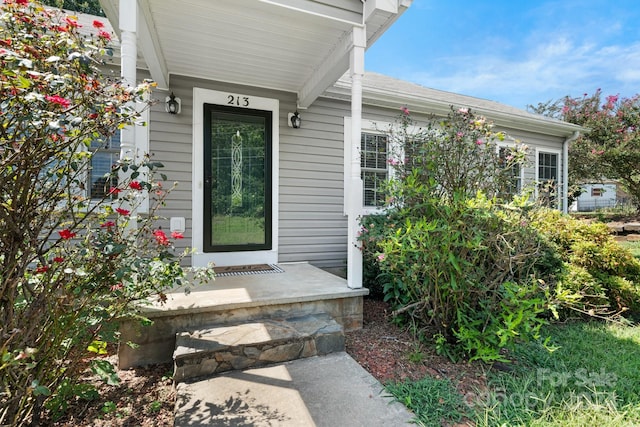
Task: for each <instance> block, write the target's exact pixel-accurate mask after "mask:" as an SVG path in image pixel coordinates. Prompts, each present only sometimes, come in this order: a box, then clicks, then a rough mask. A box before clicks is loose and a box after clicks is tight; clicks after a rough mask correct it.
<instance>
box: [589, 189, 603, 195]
mask: <svg viewBox="0 0 640 427" xmlns="http://www.w3.org/2000/svg"><path fill="white" fill-rule="evenodd" d="M603 194H604V188H592V189H591V197H602V195H603Z"/></svg>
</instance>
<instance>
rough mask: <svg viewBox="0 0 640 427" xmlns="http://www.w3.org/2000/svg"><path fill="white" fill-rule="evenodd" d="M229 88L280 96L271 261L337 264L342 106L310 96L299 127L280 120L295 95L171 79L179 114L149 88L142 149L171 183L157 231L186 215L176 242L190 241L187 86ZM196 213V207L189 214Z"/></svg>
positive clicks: (341, 231) (343, 230) (343, 227)
mask: <svg viewBox="0 0 640 427" xmlns="http://www.w3.org/2000/svg"><path fill="white" fill-rule="evenodd" d="M194 87H199V88H204V89H211V90H219V91H229V92H230V93H242V94H247V95H253V96H261V97H266V98H275V99H278V100H279V101H280V114H279V116H280V117H279V123H280V129H279V130H280V144H279V146H280V151H279V155H280V168H279V169H280V183H279V184H280V185H279V195H278V196H279V222H278V226H279V239H278V246H279V248H278V251H279V262H299V261H308V262H310V263H312V264H314V265H316V266H320V267H338V266H340V267H343V266H345V264H346V253H347V238H346V236H347V221H346V217H345V216H344V215H343V204H344V201H343V188H342V187H343V182H344V177H343V141H344V132H343V121H344V115H346V111H347V110H348V109H349V106H348V105H347V104H345V103H342V104H343V105H341V106H339V107H337V108H336V106H335V105H332V102H329V103H327V102H322V101H318V102H316V104H314V105H313V106H312V107H311V108H309V109H307V110H304V111H301V116H302V120H303V124H302V128H300V129H293V128H290V127H288V126H287V113H289V112H293V111H295V100H296V96H295V94H290V93H284V92H278V91H272V90H268V89H259V88H251V87H242V86H236V85H229V84H222V83H217V82H210V81H204V80H198V79H194V78H186V77H181V76H172V77H171V90H172V91H173V92H174V93H175V95H176V96H177V97H179V98H181V101H182V111H181V114H179V115H171V114H167V113H166V112H165V111H164V98H165V97H166V96H167V93H166V92H162V91H157V92H156V93H155V94H154V97H155V98H156V99H157V100H158V101H159V102H158V103H157V104H156V105H155V106H154V107H153V108H152V112H151V119H150V143H149V144H150V152H151V153H152V158H153V159H154V160H157V161H160V162H162V163H163V164H164V165H165V168H164V170H163V171H162V172H163V173H165V174H166V175H167V177H168V181H167V183H168V185H169V184H170V183H172V182H173V181H177V182H178V185H177V187H176V188H175V190H174V191H173V192H172V193H171V195H170V196H169V198H168V199H167V203H166V206H165V207H163V208H162V209H161V211H160V214H161V215H162V216H163V217H165V218H166V220H164V221H161V225H162V226H163V229H165V228H166V229H168V228H169V221H168V218H170V217H172V216H182V217H185V219H186V231H185V233H184V235H185V239H184V240H183V241H180V242H179V243H180V248H179V249H182V248H183V247H189V246H191V238H192V234H191V229H192V212H191V209H192V205H191V203H192V190H191V185H192V164H191V161H192V155H193V151H192V138H193V134H192V128H191V122H192V115H193V99H192V97H193V88H194ZM195 214H200V213H195Z"/></svg>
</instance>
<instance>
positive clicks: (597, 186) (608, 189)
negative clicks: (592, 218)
mask: <svg viewBox="0 0 640 427" xmlns="http://www.w3.org/2000/svg"><path fill="white" fill-rule="evenodd" d="M581 189H582V193H580V195H579V196H578V198H577V199H576V201H575V203H574V206H573V207H574V208H575V209H574V210H576V211H578V212H589V211H596V210H598V209H603V208H612V207H617V206H621V205H625V204H627V203H628V200H629V196H628V195H627V194H626V193H625V191H624V189H623V188H622V186H621V185H620V184H619V183H618V182H616V181H612V180H605V181H603V182H600V183H596V182H592V183H585V184H582V186H581Z"/></svg>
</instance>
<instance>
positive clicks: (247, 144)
mask: <svg viewBox="0 0 640 427" xmlns="http://www.w3.org/2000/svg"><path fill="white" fill-rule="evenodd" d="M272 114H273V113H272V112H271V111H265V110H256V109H250V108H239V107H232V106H228V105H216V104H204V129H203V136H204V141H203V142H204V147H203V148H204V165H203V166H204V201H203V202H204V203H203V207H204V212H203V220H204V223H203V226H204V229H203V232H204V241H203V249H204V252H242V251H261V250H271V249H272V233H271V224H272V218H271V212H272V191H271V189H272V186H271V172H272V171H271V164H272V160H271V155H272V143H271V135H272V129H271V128H272Z"/></svg>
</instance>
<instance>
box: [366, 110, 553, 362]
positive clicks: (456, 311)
mask: <svg viewBox="0 0 640 427" xmlns="http://www.w3.org/2000/svg"><path fill="white" fill-rule="evenodd" d="M390 138H391V139H395V140H396V141H398V145H399V146H401V149H400V155H399V156H397V157H396V158H395V161H393V162H390V164H391V165H392V167H393V170H394V172H395V173H394V174H393V176H394V177H395V178H394V179H393V180H392V181H391V183H390V185H389V188H388V199H387V202H388V205H387V207H386V211H385V213H384V214H381V215H380V216H378V217H377V218H371V217H365V218H363V219H362V233H361V240H362V242H363V248H364V251H365V254H364V255H365V259H367V260H369V261H370V262H371V261H374V262H375V263H376V265H377V266H378V268H379V269H380V274H379V275H378V278H384V279H386V281H387V282H386V284H385V285H384V288H383V292H384V294H385V299H386V300H388V301H390V302H391V304H392V306H393V308H394V310H395V313H396V315H401V316H403V317H404V318H405V319H406V320H408V321H409V322H410V324H411V325H412V326H413V329H414V331H415V332H416V333H417V334H418V335H419V336H421V335H424V332H425V331H427V330H428V331H432V332H433V331H435V336H434V337H433V338H434V339H435V341H436V343H437V345H438V346H439V348H440V349H441V350H442V351H443V352H444V353H446V354H448V355H455V354H457V355H460V354H464V355H465V356H467V357H470V358H471V359H482V360H485V361H492V360H502V359H504V355H503V353H501V349H503V348H505V347H509V346H511V345H512V344H513V343H514V342H515V340H516V339H520V338H522V339H524V338H528V337H529V338H530V337H537V335H538V331H539V328H540V326H541V325H542V324H543V323H544V319H543V317H542V316H541V314H542V313H543V312H544V311H545V310H546V308H547V298H546V294H547V293H548V289H546V285H545V284H544V282H539V281H538V280H536V276H537V275H539V274H540V273H541V270H542V267H543V266H549V265H551V266H552V267H551V269H552V270H553V269H554V268H555V269H557V268H558V267H559V262H557V261H556V260H554V255H553V253H552V252H550V250H549V248H548V246H547V245H545V242H544V241H542V240H541V239H540V238H539V236H538V235H537V233H536V232H535V231H534V230H533V229H532V228H531V227H530V226H528V222H529V218H528V207H529V202H528V195H526V194H525V195H523V196H518V197H516V198H515V199H514V201H513V202H512V203H511V204H508V205H505V204H504V203H505V200H506V199H507V197H511V196H509V191H508V190H509V185H510V182H509V180H510V178H511V173H512V171H513V169H512V168H513V167H514V165H522V163H523V162H524V160H525V157H526V156H525V154H526V153H525V147H524V146H523V145H522V144H520V143H517V142H516V143H514V146H513V148H511V149H509V151H508V154H507V155H505V153H504V152H503V153H500V152H499V150H498V149H497V147H496V143H497V141H499V140H503V139H505V138H506V135H504V134H502V133H495V132H493V131H492V130H491V124H490V123H489V122H487V121H486V120H484V119H482V118H479V117H476V116H475V115H474V114H473V113H471V112H470V111H469V110H467V109H455V108H454V109H452V112H451V114H450V115H449V116H448V117H447V118H446V119H445V120H437V121H431V122H429V123H428V124H427V125H426V126H425V127H423V128H418V127H417V126H416V125H415V124H414V122H413V120H412V119H411V117H410V116H409V114H408V111H403V112H402V115H401V117H400V125H399V127H398V128H396V130H394V131H393V132H392V133H391V135H390ZM501 154H502V155H501Z"/></svg>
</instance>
